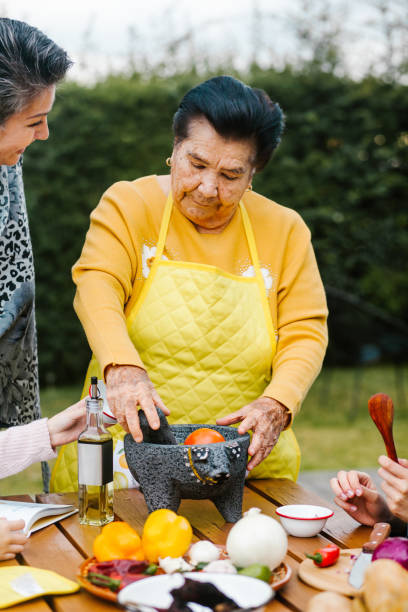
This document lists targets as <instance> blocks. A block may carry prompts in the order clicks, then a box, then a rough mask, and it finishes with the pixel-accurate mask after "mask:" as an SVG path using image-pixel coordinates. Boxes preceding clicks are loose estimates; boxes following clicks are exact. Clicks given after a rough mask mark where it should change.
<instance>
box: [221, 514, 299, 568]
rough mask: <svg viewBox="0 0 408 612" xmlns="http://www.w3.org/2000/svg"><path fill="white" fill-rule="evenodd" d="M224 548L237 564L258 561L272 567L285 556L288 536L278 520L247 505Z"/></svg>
mask: <svg viewBox="0 0 408 612" xmlns="http://www.w3.org/2000/svg"><path fill="white" fill-rule="evenodd" d="M226 547H227V552H228V555H229V557H230V559H231V561H232V563H233V564H234V565H236V566H237V567H248V566H249V565H252V564H253V563H258V564H260V565H267V566H268V567H269V569H270V570H273V569H275V567H276V566H277V565H279V563H281V562H282V560H283V558H284V556H285V555H286V551H287V549H288V537H287V535H286V533H285V531H284V529H283V527H282V526H281V524H280V523H278V521H276V520H275V519H273V518H272V517H271V516H267V515H266V514H261V511H260V510H259V508H251V509H250V510H248V512H246V513H245V515H244V516H243V518H242V519H240V520H239V521H238V522H237V523H235V525H234V526H233V527H232V529H231V531H230V532H229V534H228V538H227V545H226Z"/></svg>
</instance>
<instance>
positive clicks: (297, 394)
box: [263, 217, 327, 415]
mask: <svg viewBox="0 0 408 612" xmlns="http://www.w3.org/2000/svg"><path fill="white" fill-rule="evenodd" d="M326 321H327V304H326V296H325V292H324V288H323V283H322V281H321V278H320V274H319V270H318V267H317V263H316V258H315V255H314V252H313V248H312V245H311V242H310V231H309V230H308V228H307V227H306V225H305V224H304V222H303V221H302V220H301V219H300V218H299V217H297V219H296V221H295V223H294V224H293V226H292V228H291V231H290V232H289V235H288V239H287V242H286V248H285V255H284V257H283V259H282V269H281V273H280V276H279V281H278V288H277V327H278V330H277V331H278V341H277V349H276V354H275V357H274V360H273V366H272V380H271V382H270V384H269V385H268V387H267V388H266V389H265V391H264V393H263V395H264V396H267V397H271V398H273V399H275V400H277V401H279V402H280V403H281V404H283V405H284V406H286V408H287V409H288V410H289V411H290V412H291V413H292V415H295V414H296V411H297V410H298V408H299V406H300V404H301V403H302V401H303V399H304V397H305V396H306V394H307V392H308V390H309V388H310V387H311V385H312V383H313V382H314V380H315V378H316V377H317V375H318V374H319V372H320V369H321V366H322V362H323V358H324V355H325V352H326V347H327V323H326Z"/></svg>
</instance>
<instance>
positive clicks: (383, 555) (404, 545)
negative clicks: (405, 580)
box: [373, 538, 408, 570]
mask: <svg viewBox="0 0 408 612" xmlns="http://www.w3.org/2000/svg"><path fill="white" fill-rule="evenodd" d="M377 559H392V560H393V561H396V562H397V563H399V564H400V565H402V567H403V568H404V569H406V570H408V538H387V539H386V540H384V542H381V544H380V545H379V546H377V548H376V549H375V551H374V554H373V561H376V560H377Z"/></svg>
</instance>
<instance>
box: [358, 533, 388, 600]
mask: <svg viewBox="0 0 408 612" xmlns="http://www.w3.org/2000/svg"><path fill="white" fill-rule="evenodd" d="M390 531H391V525H389V523H376V524H375V525H374V528H373V530H372V532H371V534H370V540H369V542H366V543H365V544H363V549H362V551H361V553H360V554H359V556H358V557H357V559H356V561H355V562H354V564H353V567H352V568H351V572H350V576H349V579H348V581H349V584H351V586H353V587H354V588H355V589H361V587H362V586H363V582H364V574H365V571H366V569H367V567H368V566H369V565H370V563H371V559H372V556H373V552H374V551H375V549H376V548H377V546H378V545H379V544H381V542H383V541H384V540H385V538H388V536H389V534H390Z"/></svg>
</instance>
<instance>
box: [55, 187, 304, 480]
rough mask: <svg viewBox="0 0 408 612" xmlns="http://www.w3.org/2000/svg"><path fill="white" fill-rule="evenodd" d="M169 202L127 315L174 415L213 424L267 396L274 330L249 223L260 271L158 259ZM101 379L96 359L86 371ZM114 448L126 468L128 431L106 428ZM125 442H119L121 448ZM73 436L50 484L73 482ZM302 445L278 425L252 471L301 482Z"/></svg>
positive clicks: (121, 474)
mask: <svg viewBox="0 0 408 612" xmlns="http://www.w3.org/2000/svg"><path fill="white" fill-rule="evenodd" d="M172 208H173V200H172V197H171V195H170V196H169V198H168V200H167V203H166V206H165V209H164V213H163V219H162V222H161V227H160V233H159V239H158V243H157V250H156V255H155V258H154V260H153V263H152V267H151V270H150V274H149V277H148V279H147V280H146V282H145V284H144V286H143V289H142V291H141V294H140V296H139V298H138V300H137V302H136V304H135V306H134V307H133V309H132V311H131V312H130V313H129V316H128V319H127V327H128V332H129V336H130V338H131V340H132V342H133V343H134V345H135V347H136V348H137V350H138V352H139V354H140V357H141V359H142V361H143V363H144V365H145V367H146V370H147V372H148V374H149V376H150V378H151V380H152V382H153V383H154V385H155V387H156V389H157V391H158V393H159V394H160V396H161V398H162V399H163V401H164V403H165V404H166V406H167V407H168V408H169V409H170V411H171V414H170V416H169V419H168V420H169V422H170V423H207V424H208V423H215V420H216V419H217V418H219V417H221V416H225V415H227V414H229V413H231V412H234V411H236V410H238V409H239V408H241V407H242V406H244V405H246V404H248V403H250V402H251V401H253V400H255V399H256V398H257V397H259V396H260V395H262V393H263V392H264V390H265V388H266V386H267V385H268V383H269V382H270V380H271V374H272V360H273V357H274V355H275V351H276V339H275V332H274V328H273V323H272V317H271V313H270V307H269V303H268V299H267V295H266V290H265V285H264V281H263V277H262V273H261V269H260V265H259V260H258V253H257V249H256V245H255V239H254V235H253V231H252V227H251V223H250V220H249V217H248V214H247V212H246V209H245V207H244V205H243V203H242V202H240V205H239V210H238V211H237V214H240V215H241V221H242V223H243V227H244V231H245V236H246V239H247V242H248V247H249V253H250V256H251V259H252V264H253V266H254V270H255V276H254V277H243V276H237V275H234V274H230V273H228V272H225V271H224V270H221V269H219V268H217V267H215V266H211V265H206V264H199V263H190V262H185V261H171V260H167V259H166V260H164V259H162V254H163V250H164V245H165V241H166V236H167V230H168V227H169V223H170V219H171V213H172ZM95 375H96V376H98V378H103V377H102V373H101V371H100V368H99V365H98V363H97V361H96V359H95V358H94V357H93V358H92V360H91V363H90V365H89V368H88V372H87V376H86V381H85V385H84V392H85V393H86V392H87V390H88V386H89V382H90V381H89V379H90V376H95ZM110 431H111V433H112V435H113V437H114V448H115V450H114V455H115V456H116V459H118V458H119V460H120V461H121V464H120V463H119V465H122V467H123V468H125V466H126V462H125V460H124V455H123V438H124V436H125V432H124V430H123V429H122V427H121V426H120V425H115V426H114V427H112V428H110ZM118 449H119V450H118ZM76 461H77V459H76V443H72V444H69V445H66V446H65V447H63V448H62V449H61V450H60V453H59V457H58V460H57V463H56V465H55V467H54V470H53V475H52V479H51V489H52V490H54V491H64V490H65V491H66V490H73V489H76V487H77V475H76V470H77V465H76ZM117 465H118V462H117V461H116V466H115V464H114V480H115V487H116V488H118V487H126V486H129V477H130V473H129V472H128V470H126V469H123V470H122V469H119V470H118V469H117ZM299 465H300V451H299V447H298V444H297V441H296V438H295V436H294V434H293V431H292V429H291V428H289V429H287V430H286V431H284V432H282V433H281V435H280V437H279V440H278V443H277V444H276V446H275V447H274V448H273V450H272V452H271V453H270V455H269V456H268V457H267V458H266V459H265V460H264V461H263V462H262V463H261V464H260V465H258V466H257V467H256V468H255V469H254V470H252V471H251V472H250V475H249V477H250V478H271V477H276V478H289V479H291V480H296V478H297V475H298V471H299Z"/></svg>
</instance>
